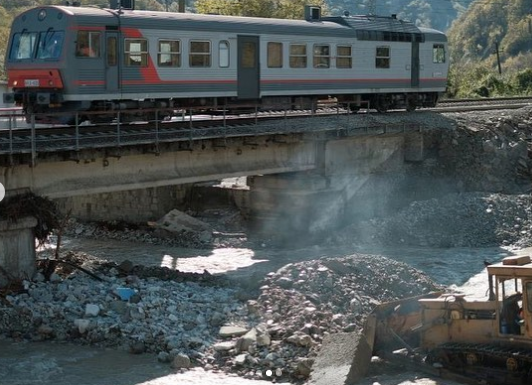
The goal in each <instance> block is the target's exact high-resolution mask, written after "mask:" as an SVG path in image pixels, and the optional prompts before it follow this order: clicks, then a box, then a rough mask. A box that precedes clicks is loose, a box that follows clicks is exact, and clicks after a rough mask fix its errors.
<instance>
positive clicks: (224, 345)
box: [212, 341, 236, 352]
mask: <svg viewBox="0 0 532 385" xmlns="http://www.w3.org/2000/svg"><path fill="white" fill-rule="evenodd" d="M235 347H236V341H223V342H217V343H215V344H214V345H213V346H212V348H213V349H214V350H216V351H217V352H226V351H229V350H231V349H234V348H235Z"/></svg>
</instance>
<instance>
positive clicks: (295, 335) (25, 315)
mask: <svg viewBox="0 0 532 385" xmlns="http://www.w3.org/2000/svg"><path fill="white" fill-rule="evenodd" d="M72 257H73V256H72ZM76 258H77V261H78V262H82V261H85V263H83V264H82V266H84V268H86V269H87V270H88V269H90V270H91V271H92V272H94V274H96V275H97V276H98V277H100V278H101V280H96V279H94V277H92V276H90V275H88V274H86V273H84V272H83V271H81V270H79V269H67V268H64V269H60V268H58V269H57V270H56V272H55V273H54V274H52V275H51V276H50V280H49V281H45V280H44V277H43V276H42V275H41V274H38V275H37V277H36V279H35V280H34V281H31V282H30V281H25V282H24V289H23V290H21V291H20V292H18V293H9V294H8V295H6V296H5V297H4V298H3V299H2V301H0V333H1V334H3V335H4V336H8V337H11V338H16V339H20V338H22V339H30V340H59V341H74V342H78V343H84V344H91V345H96V346H108V347H117V348H120V349H127V350H129V351H130V352H132V353H143V352H152V353H156V354H157V355H158V358H159V360H160V361H162V362H169V363H171V365H172V366H173V367H174V368H188V367H190V366H201V367H203V368H204V369H207V370H223V371H226V372H238V373H239V374H240V375H242V376H245V377H248V378H264V375H265V374H264V373H265V371H268V370H270V371H271V375H272V376H274V377H283V378H290V379H292V380H294V379H304V378H306V377H307V376H308V375H309V374H310V368H311V366H312V358H313V357H314V355H315V353H316V351H317V349H318V348H319V346H320V343H321V341H322V339H323V337H324V336H325V335H326V334H327V333H333V332H336V331H359V330H360V328H361V325H362V322H363V320H364V318H365V316H366V315H367V314H368V313H369V312H370V311H371V310H372V309H373V308H374V307H375V305H376V304H378V303H380V302H381V301H388V300H393V299H397V298H400V297H403V296H410V295H417V294H421V293H426V292H428V291H431V290H434V289H436V287H435V285H434V284H433V283H432V282H431V281H430V280H429V279H428V278H427V277H426V276H425V275H423V274H422V273H420V272H418V271H417V270H415V269H413V268H411V267H408V266H407V265H405V264H402V263H399V262H394V261H392V260H388V259H386V258H382V257H374V256H356V255H355V256H349V257H343V258H327V259H321V260H317V261H308V262H301V263H294V264H289V265H286V266H285V267H283V268H282V269H280V270H279V271H277V272H275V273H270V274H269V275H268V276H267V277H266V278H265V280H264V282H263V286H262V287H261V289H260V295H259V296H258V298H256V299H252V300H248V301H247V302H242V301H240V300H239V299H238V297H239V296H238V289H237V288H229V287H227V285H224V282H223V281H224V280H223V279H222V278H216V277H212V276H210V277H209V276H207V277H206V275H207V274H208V273H205V274H190V275H186V274H182V275H180V276H179V277H177V278H176V277H170V278H169V277H168V274H166V273H165V271H166V270H168V269H165V268H158V269H156V268H153V267H151V268H150V269H148V270H144V269H143V268H142V267H138V266H137V267H135V268H136V270H133V269H131V270H129V274H126V273H125V272H124V271H123V267H124V265H127V263H122V264H119V265H116V264H115V265H113V264H112V263H111V262H108V261H99V260H97V259H95V258H89V257H86V258H84V257H83V256H79V255H77V256H76ZM156 270H159V273H157V272H156ZM135 271H136V272H137V273H139V275H134V274H132V273H133V272H135ZM140 276H143V278H140ZM156 276H160V277H162V278H164V280H163V279H159V278H157V277H156ZM215 281H217V282H215ZM205 282H207V283H208V284H206V283H205Z"/></svg>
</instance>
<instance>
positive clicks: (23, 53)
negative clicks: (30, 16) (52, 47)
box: [9, 32, 37, 60]
mask: <svg viewBox="0 0 532 385" xmlns="http://www.w3.org/2000/svg"><path fill="white" fill-rule="evenodd" d="M36 42H37V33H36V32H23V33H16V34H15V35H13V43H12V45H11V51H10V53H9V59H10V60H25V59H31V58H32V57H33V52H35V43H36Z"/></svg>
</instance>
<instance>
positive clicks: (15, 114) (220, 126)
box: [0, 106, 421, 163]
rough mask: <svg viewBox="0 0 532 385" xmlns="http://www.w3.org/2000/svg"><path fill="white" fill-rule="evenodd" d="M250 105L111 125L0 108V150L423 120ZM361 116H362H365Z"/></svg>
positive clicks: (367, 129)
mask: <svg viewBox="0 0 532 385" xmlns="http://www.w3.org/2000/svg"><path fill="white" fill-rule="evenodd" d="M250 108H254V111H251V112H250V113H247V114H240V115H239V116H234V115H229V114H227V113H226V112H224V111H225V110H224V111H222V112H221V113H220V114H212V113H211V114H206V113H205V112H204V111H199V110H187V111H174V113H175V114H174V116H172V117H171V118H166V119H159V118H158V117H159V116H163V113H167V110H153V111H151V112H153V116H154V117H155V119H154V120H151V121H143V122H136V123H129V124H125V123H122V121H123V119H122V118H123V115H124V114H126V113H125V112H120V111H118V112H112V114H113V118H112V119H109V120H112V121H113V123H111V124H87V123H85V122H81V123H80V121H81V120H82V119H81V114H79V115H78V114H77V115H76V118H75V121H76V124H74V125H71V126H66V125H54V126H51V125H44V124H39V123H37V122H38V121H39V119H38V118H39V116H38V115H31V116H29V123H28V122H26V119H25V117H24V116H23V114H22V111H21V110H20V109H9V111H3V110H0V122H3V123H5V126H7V127H5V128H3V127H2V126H0V155H1V154H4V155H6V154H7V155H10V156H14V155H17V154H31V158H32V163H33V162H34V160H35V159H36V158H37V155H38V154H39V153H44V152H61V151H79V150H82V149H91V148H105V147H123V146H132V145H146V144H148V145H149V144H151V145H153V146H154V147H155V148H154V151H155V152H157V151H159V145H160V144H161V143H168V142H194V141H198V140H205V139H223V138H229V137H244V136H257V135H274V134H291V133H309V132H314V133H315V132H323V133H327V135H332V136H353V135H368V134H373V135H374V134H384V133H391V132H404V131H407V130H408V131H412V130H420V129H421V127H420V126H419V125H411V124H410V125H407V124H404V123H401V124H388V125H382V124H371V123H370V122H369V121H368V122H366V123H365V124H363V125H362V126H361V127H358V126H356V125H354V124H351V123H352V121H353V120H354V116H355V115H353V114H351V113H350V112H349V111H350V109H349V108H343V107H339V106H335V107H330V106H329V107H327V106H325V107H323V106H322V109H321V110H316V109H311V110H310V111H308V112H307V113H305V114H304V115H300V114H301V111H299V112H298V111H295V110H292V109H285V110H283V111H278V112H276V113H266V112H261V111H259V110H258V109H257V107H256V106H250ZM139 112H140V111H131V112H127V114H129V113H131V114H134V113H139ZM142 112H143V113H145V112H146V110H143V111H142ZM200 112H203V113H202V114H200ZM298 114H299V115H298ZM84 115H87V113H84ZM359 116H362V120H364V118H363V116H364V115H362V114H359ZM309 119H310V120H309ZM318 120H319V124H317V123H318ZM310 126H313V127H310ZM309 127H310V128H309Z"/></svg>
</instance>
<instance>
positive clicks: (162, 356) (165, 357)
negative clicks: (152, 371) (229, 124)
mask: <svg viewBox="0 0 532 385" xmlns="http://www.w3.org/2000/svg"><path fill="white" fill-rule="evenodd" d="M157 360H158V361H159V362H163V363H168V362H170V361H172V357H171V356H170V354H169V353H167V352H159V353H158V354H157Z"/></svg>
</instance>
